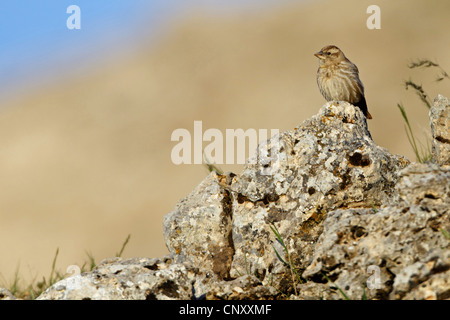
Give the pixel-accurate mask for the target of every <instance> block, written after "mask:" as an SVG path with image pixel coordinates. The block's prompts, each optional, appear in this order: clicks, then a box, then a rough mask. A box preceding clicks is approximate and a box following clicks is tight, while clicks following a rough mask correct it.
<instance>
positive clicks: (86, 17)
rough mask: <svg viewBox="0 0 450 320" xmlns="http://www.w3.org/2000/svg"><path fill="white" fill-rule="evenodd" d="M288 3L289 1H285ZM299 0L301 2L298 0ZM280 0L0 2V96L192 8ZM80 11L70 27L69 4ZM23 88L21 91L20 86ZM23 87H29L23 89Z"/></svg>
mask: <svg viewBox="0 0 450 320" xmlns="http://www.w3.org/2000/svg"><path fill="white" fill-rule="evenodd" d="M284 1H286V0H284ZM297 1H299V0H297ZM279 2H281V1H280V0H226V1H224V0H0V100H1V99H2V98H5V97H7V95H8V94H11V95H14V94H15V93H16V92H17V88H19V93H20V90H23V91H26V90H27V89H26V87H27V85H30V84H31V85H33V84H39V83H42V82H43V81H45V79H47V78H48V77H49V75H50V79H51V76H52V74H55V73H56V74H58V73H59V74H60V75H61V74H65V72H67V71H70V70H73V69H74V67H75V68H76V67H77V66H82V65H84V64H86V63H93V61H94V63H95V59H96V58H97V61H99V60H98V59H104V57H107V56H109V55H110V53H112V51H115V50H117V49H118V48H119V50H120V49H130V48H131V49H132V48H133V47H134V46H135V44H137V43H139V41H142V39H144V38H145V39H149V38H150V36H151V35H152V32H156V33H155V34H157V32H158V30H159V28H160V27H161V26H163V25H164V22H165V21H166V20H167V19H168V18H170V17H171V15H173V14H175V13H177V14H179V13H180V12H183V10H186V8H188V7H194V6H199V5H200V6H201V5H208V6H209V7H213V8H217V9H219V10H230V9H231V10H235V9H236V8H243V7H246V8H249V7H250V8H251V9H254V8H256V7H257V6H261V5H262V4H263V3H279ZM70 5H77V6H79V7H80V9H81V29H80V30H69V29H68V28H67V25H66V22H67V19H68V18H69V17H70V14H68V13H67V8H68V7H69V6H70ZM20 88H21V89H20ZM24 88H25V89H24Z"/></svg>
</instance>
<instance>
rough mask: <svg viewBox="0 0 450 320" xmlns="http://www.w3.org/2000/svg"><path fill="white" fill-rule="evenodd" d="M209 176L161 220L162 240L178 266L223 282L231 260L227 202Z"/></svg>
mask: <svg viewBox="0 0 450 320" xmlns="http://www.w3.org/2000/svg"><path fill="white" fill-rule="evenodd" d="M225 183H226V177H225V176H219V175H217V174H216V173H215V172H212V173H211V174H210V175H209V176H208V177H207V178H206V179H205V180H203V182H202V183H200V185H199V186H197V187H196V188H195V189H194V190H193V191H192V193H191V194H190V195H188V196H187V197H186V198H185V199H183V200H181V201H180V202H179V203H178V204H177V205H176V207H175V210H174V211H172V212H171V213H169V214H167V215H166V216H165V217H164V237H165V239H166V245H167V248H168V249H169V251H170V252H171V253H172V254H173V255H174V256H175V261H176V262H178V263H189V264H191V265H194V266H196V267H197V268H199V269H200V270H203V271H205V272H207V273H208V272H210V273H213V274H215V275H217V276H218V277H219V279H225V278H228V277H229V271H230V266H231V261H232V259H233V254H234V250H233V244H232V238H231V198H230V194H229V191H227V190H225V189H224V188H223V187H222V186H221V184H225Z"/></svg>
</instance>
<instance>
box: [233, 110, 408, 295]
mask: <svg viewBox="0 0 450 320" xmlns="http://www.w3.org/2000/svg"><path fill="white" fill-rule="evenodd" d="M273 146H275V147H276V148H275V149H274V148H273ZM268 147H269V148H270V149H271V153H272V154H274V155H276V158H275V159H274V160H273V161H272V162H266V161H264V160H265V159H264V158H262V161H260V160H259V159H257V160H253V161H251V162H252V163H253V164H249V165H247V166H246V167H245V169H244V171H243V173H242V174H241V175H238V176H236V177H234V178H233V180H232V184H231V189H232V190H233V192H232V194H231V195H232V196H233V244H234V251H235V254H234V258H233V263H232V269H231V272H230V273H231V276H232V277H233V276H237V275H238V274H239V273H242V272H243V270H245V268H247V269H250V270H251V271H252V273H255V274H257V275H258V276H259V277H260V279H262V280H267V279H268V278H269V277H271V278H274V279H278V278H285V277H286V276H288V274H287V273H286V268H285V265H284V263H282V262H281V261H280V260H279V259H278V257H277V256H276V254H275V253H274V248H273V245H274V246H275V249H276V250H277V252H279V253H283V248H282V247H281V246H280V245H279V244H278V242H276V241H275V236H274V233H273V232H272V230H271V228H270V224H269V223H274V224H275V226H276V227H277V228H278V230H279V232H280V234H281V236H282V238H283V239H285V244H286V246H287V249H288V250H289V251H290V252H292V253H291V258H292V260H293V262H294V265H295V266H296V268H298V269H300V270H301V269H305V268H306V267H307V266H308V264H309V262H310V260H311V258H312V255H313V253H314V244H315V242H316V241H317V239H318V237H319V236H320V234H321V233H322V230H323V221H324V220H325V218H326V216H327V215H328V213H329V212H330V211H333V210H336V209H338V208H343V209H348V208H354V207H359V208H372V207H373V206H379V205H381V204H382V203H384V202H387V201H388V199H389V197H390V195H391V194H393V193H394V186H395V183H396V182H397V178H398V177H397V172H398V171H399V170H400V169H402V168H404V167H405V166H406V165H407V164H408V161H407V160H406V159H405V158H403V157H399V156H394V155H391V154H390V153H389V152H388V151H387V150H386V149H383V148H381V147H379V146H377V145H376V144H375V143H374V142H373V140H372V139H371V137H370V134H369V131H368V130H367V124H366V120H365V117H364V115H363V114H362V113H361V112H360V110H359V109H357V108H354V107H353V106H352V105H350V104H348V103H343V102H341V103H337V102H334V103H333V102H330V103H327V104H326V105H325V106H324V107H323V108H322V109H321V110H320V111H319V114H318V115H316V116H314V117H312V119H309V120H306V121H305V122H304V123H303V124H302V125H301V126H300V127H299V128H298V129H296V130H294V131H288V132H284V133H282V134H281V135H280V136H275V137H272V139H271V140H270V142H269V144H268ZM260 148H264V146H260ZM259 154H263V151H262V150H260V152H259ZM244 266H245V268H244ZM289 277H290V276H289ZM280 281H281V279H280ZM284 282H285V281H284ZM284 282H283V281H282V283H284ZM286 285H288V286H290V284H289V283H288V284H286Z"/></svg>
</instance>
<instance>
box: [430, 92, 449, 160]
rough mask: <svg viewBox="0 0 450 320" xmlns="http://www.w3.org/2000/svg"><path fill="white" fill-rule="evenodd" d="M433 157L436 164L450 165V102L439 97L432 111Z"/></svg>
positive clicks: (435, 100)
mask: <svg viewBox="0 0 450 320" xmlns="http://www.w3.org/2000/svg"><path fill="white" fill-rule="evenodd" d="M430 124H431V135H432V138H433V140H432V144H431V155H432V159H433V161H434V162H435V163H437V164H440V165H450V130H449V128H450V101H449V99H448V98H446V97H444V96H441V95H438V96H437V97H436V99H434V102H433V106H432V107H431V109H430Z"/></svg>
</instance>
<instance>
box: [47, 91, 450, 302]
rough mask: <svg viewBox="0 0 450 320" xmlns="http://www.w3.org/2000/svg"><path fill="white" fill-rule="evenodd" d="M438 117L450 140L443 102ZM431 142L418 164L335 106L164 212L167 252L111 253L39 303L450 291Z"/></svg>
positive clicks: (448, 242)
mask: <svg viewBox="0 0 450 320" xmlns="http://www.w3.org/2000/svg"><path fill="white" fill-rule="evenodd" d="M442 106H445V108H444V107H442ZM430 118H431V123H432V126H434V127H433V132H434V135H433V136H434V137H435V139H434V140H436V141H434V143H436V144H437V142H439V143H441V144H443V143H445V139H447V138H448V100H447V99H446V98H444V97H442V96H439V97H438V98H437V99H436V100H435V104H434V107H433V109H432V110H431V111H430ZM434 119H435V120H434ZM446 134H447V135H446ZM446 137H447V138H446ZM433 148H434V149H433V161H434V163H427V164H418V163H409V161H408V160H407V159H405V158H403V157H401V156H396V155H392V154H390V153H389V152H388V151H387V150H386V149H384V148H381V147H379V146H377V145H376V144H375V142H374V141H373V140H372V137H371V135H370V133H369V131H368V128H367V123H366V119H365V117H364V115H363V114H362V112H361V111H360V110H359V109H358V108H355V107H354V106H352V105H350V104H348V103H345V102H329V103H327V104H326V105H324V106H323V107H322V108H321V109H320V110H319V112H318V114H317V115H315V116H313V117H312V118H311V119H308V120H306V121H304V122H303V123H302V125H301V126H299V128H296V129H295V130H292V131H286V132H283V133H281V134H279V135H275V136H273V137H272V138H271V139H269V140H268V141H267V142H265V143H261V144H260V145H259V146H258V149H257V152H256V153H255V155H254V156H253V157H251V158H249V159H248V162H247V164H246V166H245V168H244V170H243V172H242V173H241V174H237V175H236V174H233V173H227V174H223V175H219V174H216V173H214V172H213V173H211V174H209V175H208V176H207V177H206V178H205V179H204V180H203V181H202V182H201V183H200V184H199V185H198V186H197V187H196V188H195V189H194V190H193V191H192V192H191V193H190V194H189V195H188V196H187V197H186V198H184V199H182V200H181V201H180V202H179V203H178V204H177V205H176V206H175V208H174V210H173V211H172V212H170V213H169V214H167V215H166V216H165V218H164V225H163V228H164V237H165V241H166V244H167V247H168V249H169V251H170V252H171V254H170V256H168V257H166V258H164V259H162V260H160V259H147V258H142V259H138V258H135V259H126V260H122V259H112V260H107V261H104V262H103V263H102V264H101V265H99V266H98V267H96V268H95V269H94V270H93V271H92V272H88V273H83V274H80V275H76V276H72V277H70V278H67V279H64V280H62V281H60V282H58V283H56V284H55V285H53V286H52V287H51V288H49V289H48V290H47V291H45V292H44V293H43V294H42V295H41V296H40V297H39V299H84V298H86V299H205V298H206V299H286V298H289V299H344V298H347V297H348V298H350V299H448V298H449V297H450V285H449V279H450V239H449V233H450V219H449V218H450V216H449V208H450V167H449V166H448V165H446V164H448V153H446V152H447V151H446V150H447V149H445V148H447V147H446V145H445V144H443V145H439V146H438V145H436V146H434V147H433ZM446 157H447V158H446ZM446 159H447V160H446ZM276 232H278V233H279V234H276ZM286 251H287V252H286ZM295 273H297V274H298V275H299V276H300V279H299V278H298V277H297V276H296V275H295Z"/></svg>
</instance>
